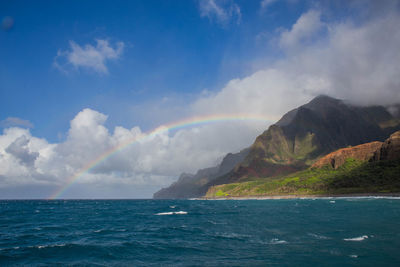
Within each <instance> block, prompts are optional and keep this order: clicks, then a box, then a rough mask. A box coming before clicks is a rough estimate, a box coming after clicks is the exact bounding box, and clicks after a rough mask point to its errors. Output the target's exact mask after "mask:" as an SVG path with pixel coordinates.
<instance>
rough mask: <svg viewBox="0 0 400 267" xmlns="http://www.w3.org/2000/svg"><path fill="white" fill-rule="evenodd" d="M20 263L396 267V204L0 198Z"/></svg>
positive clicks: (12, 255) (399, 252)
mask: <svg viewBox="0 0 400 267" xmlns="http://www.w3.org/2000/svg"><path fill="white" fill-rule="evenodd" d="M21 265H23V266H25V265H28V266H61V265H62V266H65V265H66V266H271V265H279V266H321V265H323V266H399V265H400V199H396V198H322V199H281V200H5V201H0V266H21Z"/></svg>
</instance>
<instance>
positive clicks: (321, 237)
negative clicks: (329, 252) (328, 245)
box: [308, 233, 330, 239]
mask: <svg viewBox="0 0 400 267" xmlns="http://www.w3.org/2000/svg"><path fill="white" fill-rule="evenodd" d="M308 235H309V236H312V237H315V238H316V239H330V238H329V237H327V236H323V235H318V234H313V233H309V234H308Z"/></svg>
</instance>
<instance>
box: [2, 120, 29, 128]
mask: <svg viewBox="0 0 400 267" xmlns="http://www.w3.org/2000/svg"><path fill="white" fill-rule="evenodd" d="M0 126H1V127H4V128H6V127H13V126H20V127H25V128H33V124H32V123H31V122H30V121H28V120H23V119H20V118H17V117H8V118H6V119H5V120H2V121H0Z"/></svg>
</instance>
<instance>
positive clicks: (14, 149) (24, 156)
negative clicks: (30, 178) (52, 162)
mask: <svg viewBox="0 0 400 267" xmlns="http://www.w3.org/2000/svg"><path fill="white" fill-rule="evenodd" d="M28 143H29V139H28V138H26V136H25V135H22V136H20V137H18V138H17V139H15V141H14V142H12V143H11V144H10V145H9V146H8V147H7V148H6V149H5V151H6V152H7V153H9V154H11V155H13V156H14V157H15V158H17V159H18V160H19V161H20V162H21V164H23V165H26V166H33V164H34V162H35V160H36V159H37V157H38V156H39V153H38V152H30V151H29V148H28Z"/></svg>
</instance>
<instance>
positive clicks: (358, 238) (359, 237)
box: [343, 235, 368, 242]
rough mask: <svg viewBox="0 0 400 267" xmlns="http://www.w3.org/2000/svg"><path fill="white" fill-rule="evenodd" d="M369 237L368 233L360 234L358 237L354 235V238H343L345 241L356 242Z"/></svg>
mask: <svg viewBox="0 0 400 267" xmlns="http://www.w3.org/2000/svg"><path fill="white" fill-rule="evenodd" d="M367 238H368V236H367V235H363V236H358V237H353V238H344V239H343V240H344V241H355V242H357V241H363V240H365V239H367Z"/></svg>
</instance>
